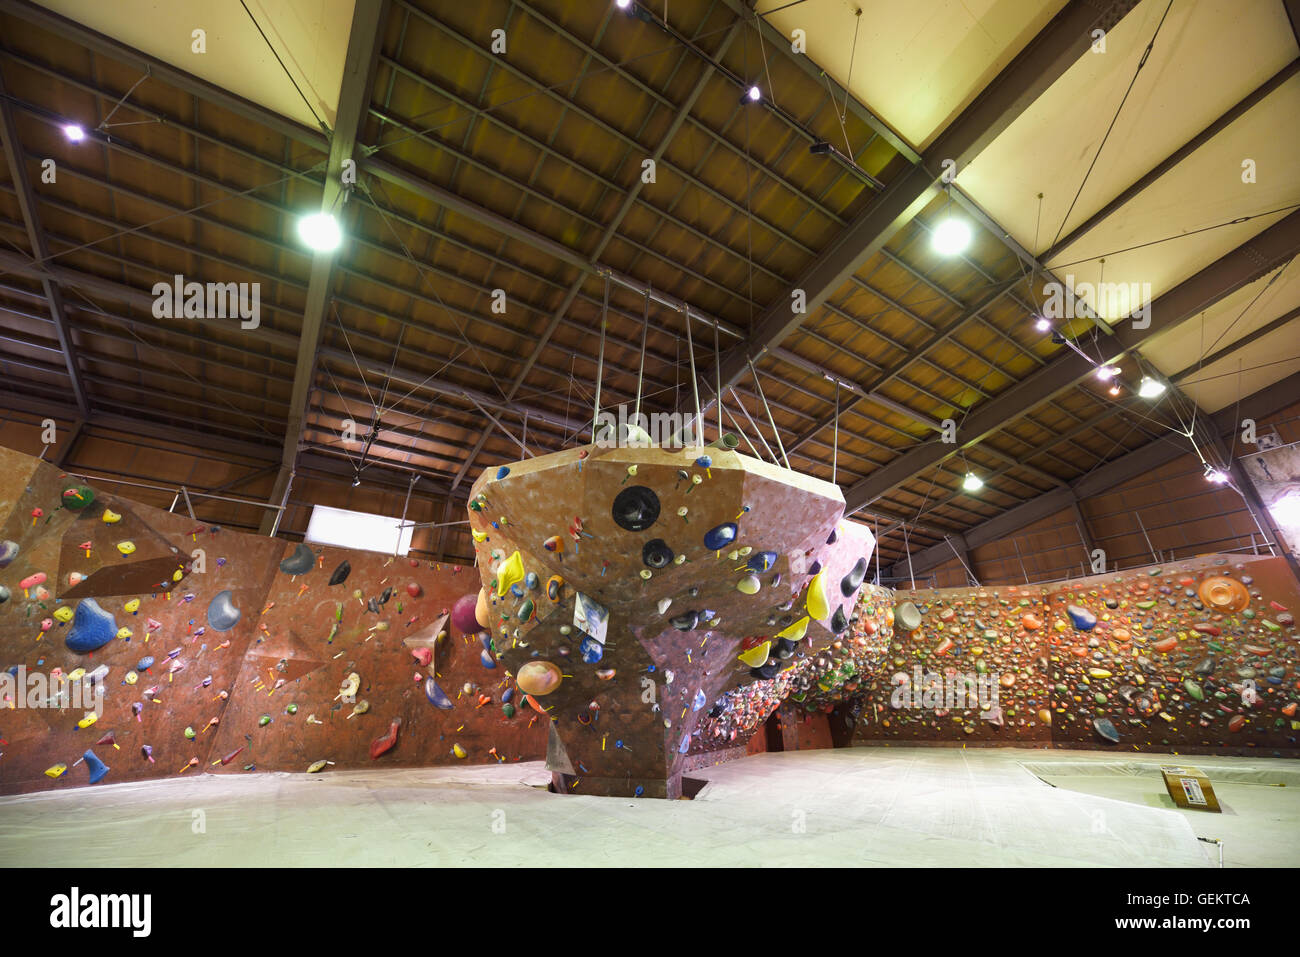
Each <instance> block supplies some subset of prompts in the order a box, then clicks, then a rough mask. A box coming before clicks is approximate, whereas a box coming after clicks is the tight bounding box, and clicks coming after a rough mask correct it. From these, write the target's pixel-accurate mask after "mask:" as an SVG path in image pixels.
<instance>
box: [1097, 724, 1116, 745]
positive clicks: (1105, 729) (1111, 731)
mask: <svg viewBox="0 0 1300 957" xmlns="http://www.w3.org/2000/svg"><path fill="white" fill-rule="evenodd" d="M1092 727H1093V730H1095V731H1096V732H1097V734H1098V735H1100V736H1101V737H1102V738H1103V739H1104V740H1106V741H1109V742H1110V743H1111V744H1119V732H1118V731H1117V730H1115V725H1114V723H1113V722H1112V721H1111V720H1110V718H1096V719H1094V720H1093V722H1092Z"/></svg>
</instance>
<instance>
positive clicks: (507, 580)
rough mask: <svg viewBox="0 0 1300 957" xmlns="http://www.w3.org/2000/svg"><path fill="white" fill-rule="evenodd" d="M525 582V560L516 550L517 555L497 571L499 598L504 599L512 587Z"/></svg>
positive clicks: (511, 557)
mask: <svg viewBox="0 0 1300 957" xmlns="http://www.w3.org/2000/svg"><path fill="white" fill-rule="evenodd" d="M523 580H524V559H523V556H522V555H520V554H519V550H518V549H515V553H514V554H513V555H511V556H510V557H509V558H507V559H506V560H505V561H503V562H502V563H501V567H500V568H498V569H497V597H498V598H504V597H505V596H506V592H508V591H509V590H510V586H511V585H517V584H519V583H520V582H521V581H523Z"/></svg>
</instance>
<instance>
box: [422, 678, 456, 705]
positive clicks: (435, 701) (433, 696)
mask: <svg viewBox="0 0 1300 957" xmlns="http://www.w3.org/2000/svg"><path fill="white" fill-rule="evenodd" d="M424 696H425V697H426V698H428V699H429V703H430V704H432V705H433V706H434V707H435V708H441V709H442V710H443V711H450V710H451V709H452V703H451V699H450V698H448V697H447V692H445V691H443V690H442V689H441V688H439V687H438V682H436V681H434V680H433V677H432V675H431V676H429V677H428V678H426V679H425V680H424Z"/></svg>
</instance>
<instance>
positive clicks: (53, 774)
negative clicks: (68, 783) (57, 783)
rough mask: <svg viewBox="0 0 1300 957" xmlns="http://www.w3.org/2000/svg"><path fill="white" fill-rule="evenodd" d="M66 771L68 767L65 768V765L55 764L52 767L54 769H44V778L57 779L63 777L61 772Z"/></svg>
mask: <svg viewBox="0 0 1300 957" xmlns="http://www.w3.org/2000/svg"><path fill="white" fill-rule="evenodd" d="M66 770H68V766H67V765H66V764H56V765H54V767H52V768H46V769H45V776H46V777H47V778H58V777H62V776H63V772H64V771H66Z"/></svg>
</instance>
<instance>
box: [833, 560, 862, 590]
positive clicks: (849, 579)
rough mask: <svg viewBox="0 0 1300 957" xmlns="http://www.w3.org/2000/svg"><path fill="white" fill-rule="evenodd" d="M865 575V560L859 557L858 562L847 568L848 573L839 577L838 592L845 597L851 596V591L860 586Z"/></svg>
mask: <svg viewBox="0 0 1300 957" xmlns="http://www.w3.org/2000/svg"><path fill="white" fill-rule="evenodd" d="M866 577H867V560H866V558H859V559H858V563H857V564H856V565H854V566H853V568H851V569H850V570H849V573H848V574H847V575H845V576H844V577H843V578H841V579H840V594H842V595H843V596H844V597H845V598H852V597H853V593H854V592H856V591H857V590H858V589H859V588H861V587H862V580H863V579H864V578H866Z"/></svg>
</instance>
